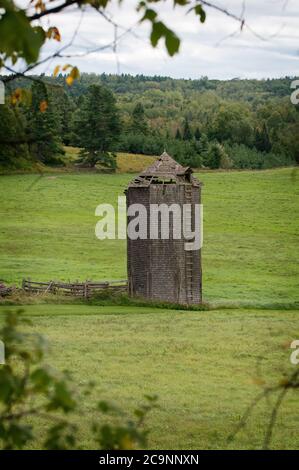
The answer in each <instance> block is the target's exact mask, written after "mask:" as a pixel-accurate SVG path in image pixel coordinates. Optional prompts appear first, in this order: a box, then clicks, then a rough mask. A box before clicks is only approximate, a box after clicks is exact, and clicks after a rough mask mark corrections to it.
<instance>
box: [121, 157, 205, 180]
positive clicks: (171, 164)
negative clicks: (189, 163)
mask: <svg viewBox="0 0 299 470" xmlns="http://www.w3.org/2000/svg"><path fill="white" fill-rule="evenodd" d="M192 173H193V170H192V168H190V167H184V166H182V165H180V164H179V163H177V162H176V161H175V160H174V159H173V158H172V157H171V156H170V155H168V153H166V152H163V153H162V155H161V156H160V157H159V158H157V160H156V161H155V162H154V163H153V164H152V165H150V166H149V167H148V168H146V169H145V170H144V171H142V172H141V173H140V174H139V176H137V177H136V178H135V179H134V180H133V181H131V183H130V184H129V187H134V186H149V185H150V184H155V183H156V184H157V183H174V184H192V185H194V186H200V185H201V183H200V182H199V181H198V179H197V178H195V177H194V176H193V175H192Z"/></svg>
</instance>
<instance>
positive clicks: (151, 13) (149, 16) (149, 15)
mask: <svg viewBox="0 0 299 470" xmlns="http://www.w3.org/2000/svg"><path fill="white" fill-rule="evenodd" d="M156 18H157V13H156V12H155V10H152V9H151V8H147V9H146V10H145V13H144V15H143V17H142V18H141V20H140V21H145V20H149V21H151V22H152V23H153V22H154V20H155V19H156Z"/></svg>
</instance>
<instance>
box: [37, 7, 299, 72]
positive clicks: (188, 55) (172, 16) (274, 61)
mask: <svg viewBox="0 0 299 470" xmlns="http://www.w3.org/2000/svg"><path fill="white" fill-rule="evenodd" d="M216 1H217V0H216ZM217 3H218V5H221V6H224V7H226V8H227V9H229V10H230V11H232V12H233V13H235V14H238V15H240V13H241V7H242V0H227V1H224V0H218V2H217ZM135 4H136V3H135V2H134V1H133V0H123V3H122V5H121V6H120V8H118V7H115V8H110V9H108V10H107V12H109V14H110V15H111V17H112V18H113V20H114V21H115V22H117V23H118V24H120V25H121V26H123V27H124V29H127V28H129V27H130V26H134V25H135V27H134V34H131V33H127V34H124V35H123V36H122V38H121V40H120V41H119V44H118V47H117V51H116V53H115V52H113V50H112V48H111V47H108V48H107V49H104V50H100V51H95V52H92V53H89V54H86V55H84V56H82V54H85V53H86V50H89V51H91V50H93V49H95V48H99V47H101V46H105V45H108V44H111V43H112V42H113V39H114V28H113V26H112V25H111V24H109V23H107V22H106V21H105V20H104V19H103V18H102V17H101V16H100V15H99V14H98V13H97V12H95V11H94V10H91V9H87V10H86V11H85V13H84V14H83V15H82V14H81V13H80V12H79V11H76V10H72V9H70V10H68V11H66V12H64V13H60V14H58V15H55V16H53V17H52V18H51V20H50V22H49V20H47V21H44V24H47V25H53V24H54V25H56V26H58V28H59V29H60V30H61V33H62V37H63V44H66V43H67V42H69V41H70V39H71V37H72V35H73V32H74V30H75V29H76V27H78V25H79V28H78V32H77V35H76V38H75V41H74V43H73V46H72V47H71V48H69V49H68V50H67V51H65V54H70V55H72V54H74V55H75V56H74V57H72V58H61V59H59V60H58V59H55V60H54V61H51V63H47V64H43V65H42V66H40V67H39V68H38V69H37V70H38V72H45V73H51V72H52V71H53V69H54V66H55V65H57V64H65V63H71V64H72V65H77V66H78V67H79V68H80V71H84V72H94V73H102V72H106V73H117V72H120V73H130V74H144V75H156V74H158V75H168V76H171V77H175V78H198V77H200V76H208V77H209V78H219V79H226V78H234V77H240V78H266V77H283V76H286V75H290V76H298V75H299V41H298V39H299V31H298V25H299V1H298V0H289V1H286V0H247V1H246V2H245V5H246V10H245V19H246V21H247V23H248V24H249V25H250V27H251V29H252V31H249V30H244V31H243V32H240V31H239V25H238V23H237V22H236V21H234V20H232V19H231V18H229V17H227V16H225V15H223V14H221V13H219V12H217V11H215V10H212V9H206V11H207V19H206V23H205V24H201V23H200V22H199V20H198V19H197V18H195V17H194V15H193V14H188V15H185V13H184V10H183V9H182V8H179V7H177V8H176V9H175V10H174V9H173V8H172V7H171V4H170V2H166V3H165V4H161V5H160V6H156V5H155V4H153V5H154V7H156V8H157V9H158V11H159V14H160V16H161V18H162V19H163V20H164V21H165V22H166V24H167V25H168V26H169V27H171V28H172V29H174V31H175V32H176V33H177V34H178V36H179V37H180V38H181V40H182V44H181V50H180V53H179V55H177V56H175V57H173V58H170V57H168V56H167V53H166V52H165V48H164V45H163V44H161V45H159V47H157V48H156V49H153V48H152V47H151V46H150V43H149V39H148V34H149V25H146V24H143V25H141V26H140V25H138V26H136V23H137V22H138V18H139V15H138V14H137V13H136V12H135V10H134V5H135ZM124 29H121V28H120V29H119V30H118V34H119V35H121V34H122V33H123V32H124ZM57 46H58V43H57V42H54V41H51V42H48V44H47V46H46V47H45V48H44V50H43V52H42V58H44V57H46V56H48V55H49V54H51V53H52V52H53V51H55V50H56V49H57ZM59 47H61V44H60V45H59ZM80 56H81V57H80Z"/></svg>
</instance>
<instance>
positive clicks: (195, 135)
mask: <svg viewBox="0 0 299 470" xmlns="http://www.w3.org/2000/svg"><path fill="white" fill-rule="evenodd" d="M194 138H195V140H200V138H201V132H200V130H199V128H198V127H197V128H196V130H195V132H194Z"/></svg>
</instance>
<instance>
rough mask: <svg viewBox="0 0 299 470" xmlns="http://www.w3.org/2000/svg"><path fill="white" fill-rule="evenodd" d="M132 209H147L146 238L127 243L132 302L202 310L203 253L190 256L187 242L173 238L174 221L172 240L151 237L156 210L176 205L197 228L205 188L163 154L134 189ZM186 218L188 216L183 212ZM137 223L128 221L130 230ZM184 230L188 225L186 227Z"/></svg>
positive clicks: (133, 184)
mask: <svg viewBox="0 0 299 470" xmlns="http://www.w3.org/2000/svg"><path fill="white" fill-rule="evenodd" d="M126 195H127V208H128V207H129V206H131V205H132V204H142V205H143V206H144V207H145V208H146V210H147V221H146V232H147V237H146V238H142V239H141V238H137V239H131V238H130V237H129V236H128V237H127V261H128V283H129V293H130V295H131V296H139V297H144V298H147V299H151V300H157V301H159V300H161V301H167V302H173V303H178V304H184V305H186V304H187V305H190V304H198V303H200V302H201V299H202V275H201V250H200V249H196V250H186V249H185V247H186V241H188V240H186V239H185V238H184V237H183V236H182V238H181V239H177V238H175V237H174V236H173V223H176V222H177V219H174V218H172V217H171V215H170V220H169V232H170V237H169V238H168V239H162V238H161V236H160V235H161V226H160V224H159V222H158V225H159V227H158V228H157V230H158V233H159V236H158V238H157V239H152V238H151V236H150V224H151V223H153V220H151V218H150V214H151V210H150V206H151V205H161V204H167V205H168V207H169V206H170V205H172V204H176V205H179V207H180V208H183V205H187V206H185V207H187V208H189V209H187V210H189V214H190V218H191V224H192V227H193V228H194V214H195V205H196V204H200V197H201V183H200V182H199V181H198V180H197V179H196V178H195V177H194V176H193V175H192V169H191V168H189V167H187V168H185V167H183V166H181V165H179V164H178V163H177V162H176V161H175V160H174V159H173V158H172V157H170V156H169V155H168V154H167V153H166V152H164V153H163V154H162V155H161V157H159V158H158V159H157V160H156V161H155V162H154V164H153V165H151V166H150V167H148V168H147V169H146V170H144V171H143V172H142V173H141V174H140V175H139V176H138V177H136V178H135V179H134V180H133V181H131V183H130V184H129V186H128V188H127V190H126ZM182 213H183V212H182ZM132 219H134V217H133V216H129V215H128V217H127V224H129V223H130V221H131V220H132ZM181 224H182V225H183V220H182V221H181Z"/></svg>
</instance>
